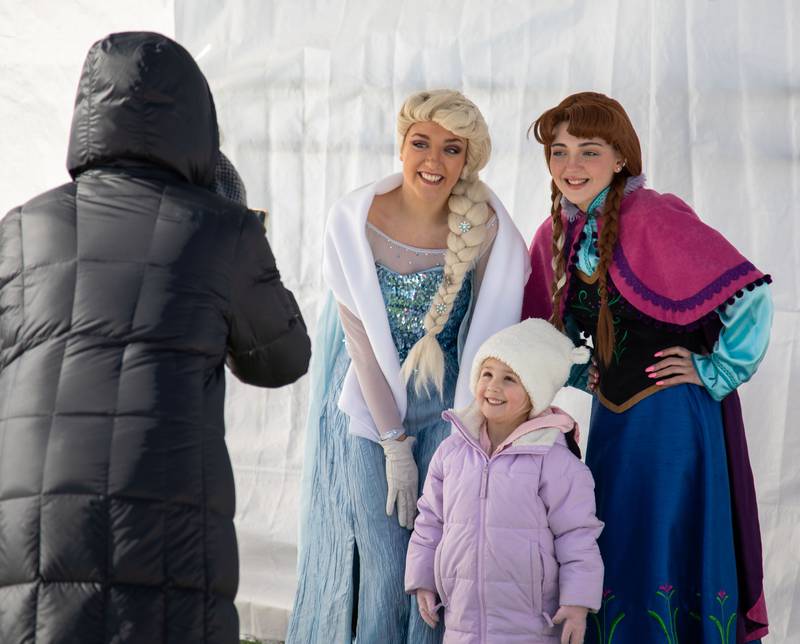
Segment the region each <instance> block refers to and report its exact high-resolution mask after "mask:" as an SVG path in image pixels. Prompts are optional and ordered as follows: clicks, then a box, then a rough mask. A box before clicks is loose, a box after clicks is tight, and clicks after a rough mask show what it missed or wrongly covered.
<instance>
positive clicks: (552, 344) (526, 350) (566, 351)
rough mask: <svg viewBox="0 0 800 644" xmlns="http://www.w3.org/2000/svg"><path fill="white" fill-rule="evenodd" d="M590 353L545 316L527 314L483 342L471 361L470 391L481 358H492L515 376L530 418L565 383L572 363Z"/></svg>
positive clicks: (539, 410) (587, 356) (473, 390)
mask: <svg viewBox="0 0 800 644" xmlns="http://www.w3.org/2000/svg"><path fill="white" fill-rule="evenodd" d="M590 356H591V353H590V352H589V349H588V348H586V347H576V346H575V345H574V344H572V340H570V339H569V338H568V337H567V336H565V335H564V334H563V333H561V332H560V331H559V330H558V329H556V328H555V327H554V326H553V325H552V324H550V323H549V322H547V321H546V320H541V319H538V318H531V319H529V320H524V321H522V322H520V323H519V324H515V325H513V326H510V327H508V328H505V329H503V330H502V331H498V332H497V333H495V334H494V335H493V336H492V337H491V338H489V339H488V340H486V342H484V343H483V344H482V345H481V347H480V349H478V353H477V355H476V356H475V360H473V362H472V378H471V379H470V386H471V389H472V394H473V395H475V388H476V385H477V384H478V378H479V376H480V373H481V366H482V365H483V361H484V360H486V359H487V358H495V359H496V360H499V361H500V362H503V363H505V364H506V365H508V366H509V367H510V368H511V369H513V370H514V372H515V373H516V374H517V375H518V376H519V378H520V380H521V381H522V386H523V387H525V391H527V392H528V396H529V397H530V399H531V403H532V404H533V409H531V413H530V416H529V417H530V418H533V417H534V416H538V415H539V414H541V413H542V412H543V411H545V410H546V409H547V408H548V407H550V404H551V403H552V402H553V398H555V396H556V393H558V390H559V389H561V387H563V386H564V384H566V382H567V379H568V378H569V372H570V369H571V368H572V365H574V364H585V363H587V362H588V361H589V357H590Z"/></svg>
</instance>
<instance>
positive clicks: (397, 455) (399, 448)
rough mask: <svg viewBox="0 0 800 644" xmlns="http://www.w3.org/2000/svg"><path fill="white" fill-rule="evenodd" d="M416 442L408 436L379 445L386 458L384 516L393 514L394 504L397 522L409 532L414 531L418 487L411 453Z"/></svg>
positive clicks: (382, 442) (415, 465)
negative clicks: (386, 490) (386, 488)
mask: <svg viewBox="0 0 800 644" xmlns="http://www.w3.org/2000/svg"><path fill="white" fill-rule="evenodd" d="M416 440H417V439H416V438H414V437H413V436H409V437H408V438H406V439H405V440H404V441H398V440H385V441H381V443H380V445H381V447H383V453H384V455H385V456H386V483H387V484H388V488H389V490H388V494H387V496H386V515H387V516H390V515H391V514H392V512H394V508H395V502H396V504H397V520H398V521H399V522H400V525H401V526H403V527H404V528H408V529H409V530H413V529H414V516H415V515H416V510H417V489H418V486H419V471H418V470H417V464H416V462H415V461H414V455H413V454H412V453H411V448H412V447H414V443H415V442H416Z"/></svg>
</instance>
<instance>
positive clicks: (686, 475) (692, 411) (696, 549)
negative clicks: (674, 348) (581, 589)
mask: <svg viewBox="0 0 800 644" xmlns="http://www.w3.org/2000/svg"><path fill="white" fill-rule="evenodd" d="M586 463H587V465H588V466H589V468H590V469H591V470H592V473H593V474H594V478H595V485H596V493H597V514H598V517H599V518H600V519H601V520H602V521H604V522H605V528H604V530H603V533H602V535H601V536H600V540H599V543H600V551H601V553H602V555H603V562H604V564H605V584H604V593H603V603H602V607H601V609H600V611H599V612H598V613H597V614H596V615H590V616H589V619H588V623H587V637H586V641H587V642H592V643H601V644H657V643H661V642H663V643H665V644H701V643H710V642H714V643H721V644H735V642H736V606H737V596H736V595H737V591H736V588H737V583H736V559H735V555H734V545H733V524H732V519H731V502H730V491H729V482H728V468H727V464H726V458H725V443H724V435H723V426H722V412H721V406H720V403H718V402H716V401H715V400H713V399H712V398H711V397H710V396H709V395H708V393H707V392H706V390H705V389H703V388H702V387H699V386H696V385H678V386H675V387H670V388H667V389H665V390H664V391H661V392H658V393H656V394H653V395H651V396H649V397H647V398H645V399H644V400H642V401H640V402H638V403H637V404H635V405H634V406H633V407H632V408H631V409H629V410H628V411H626V412H623V413H620V414H618V413H615V412H612V411H610V410H608V409H606V408H605V407H603V405H602V404H600V403H599V402H598V401H597V400H596V399H595V401H594V404H593V407H592V419H591V424H590V431H589V444H588V447H587V453H586Z"/></svg>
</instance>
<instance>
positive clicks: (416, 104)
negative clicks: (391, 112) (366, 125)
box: [397, 89, 492, 395]
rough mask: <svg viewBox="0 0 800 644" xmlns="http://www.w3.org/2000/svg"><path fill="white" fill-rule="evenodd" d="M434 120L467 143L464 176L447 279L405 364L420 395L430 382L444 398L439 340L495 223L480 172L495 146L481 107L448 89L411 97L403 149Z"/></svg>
mask: <svg viewBox="0 0 800 644" xmlns="http://www.w3.org/2000/svg"><path fill="white" fill-rule="evenodd" d="M419 122H433V123H436V124H438V125H440V126H442V127H443V128H444V129H445V130H448V131H450V132H452V133H453V134H455V135H456V136H459V137H462V138H463V139H465V140H466V144H467V149H466V154H465V159H464V167H463V169H462V171H461V176H460V177H459V180H458V181H457V182H456V184H455V186H454V187H453V190H452V192H451V193H450V197H449V200H448V203H447V205H448V209H449V213H448V215H447V224H448V227H449V228H450V232H449V233H448V235H447V250H446V251H445V263H444V275H443V277H442V283H441V284H440V285H439V289H438V290H437V292H436V294H435V295H434V297H433V300H432V301H431V306H430V308H429V309H428V312H427V314H426V315H425V320H424V322H423V324H424V328H425V334H424V335H423V336H422V337H421V338H420V339H419V340H418V341H417V342H416V344H414V346H413V347H412V348H411V350H410V351H409V352H408V355H407V356H406V359H405V362H403V368H402V370H401V374H402V376H403V378H404V379H405V381H406V382H408V381H409V380H410V379H411V378H412V376H413V377H414V388H415V389H416V391H417V393H418V394H420V393H422V391H423V390H424V389H426V388H427V387H428V385H429V384H430V383H433V385H434V386H435V387H436V390H437V391H438V393H439V394H440V395H441V394H442V393H443V390H444V354H443V353H442V348H441V346H439V341H438V340H437V339H436V336H437V335H438V334H439V333H441V332H442V330H443V329H444V327H445V326H446V325H447V321H448V320H449V319H450V314H451V313H452V311H453V304H454V303H455V301H456V297H457V296H458V293H459V291H460V290H461V287H462V285H463V284H464V278H465V277H466V275H467V274H468V273H469V271H470V270H472V268H474V266H475V264H476V263H477V261H478V258H479V256H480V251H481V246H482V245H483V242H484V241H485V240H486V236H487V232H486V222H487V220H488V219H489V212H490V211H489V205H488V199H489V189H488V188H487V187H486V186H485V185H484V184H483V183H481V182H480V180H479V179H478V172H479V171H480V170H481V168H483V167H484V166H485V165H486V163H487V162H488V161H489V156H490V155H491V151H492V142H491V139H490V138H489V128H488V127H487V125H486V121H485V120H484V118H483V115H482V114H481V112H480V110H479V109H478V107H477V106H476V105H475V103H473V102H472V101H470V100H469V99H468V98H466V97H465V96H464V95H463V94H461V93H460V92H456V91H453V90H447V89H439V90H430V91H423V92H417V93H416V94H412V95H411V96H409V97H408V98H407V99H406V101H405V103H403V105H402V107H401V108H400V113H399V114H398V117H397V134H398V139H399V142H400V147H401V149H402V147H403V144H404V142H405V137H406V135H407V134H408V131H409V129H410V128H411V126H412V125H413V124H414V123H419Z"/></svg>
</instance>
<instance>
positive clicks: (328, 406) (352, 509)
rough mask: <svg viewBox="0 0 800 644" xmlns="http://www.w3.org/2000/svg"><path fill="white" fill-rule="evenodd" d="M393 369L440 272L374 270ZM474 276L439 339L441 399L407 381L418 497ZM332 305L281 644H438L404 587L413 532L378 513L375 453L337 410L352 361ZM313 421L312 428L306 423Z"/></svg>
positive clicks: (381, 498) (441, 435) (380, 492)
mask: <svg viewBox="0 0 800 644" xmlns="http://www.w3.org/2000/svg"><path fill="white" fill-rule="evenodd" d="M375 268H376V271H377V275H378V281H379V283H380V288H381V293H382V295H383V300H384V303H385V305H386V314H387V317H388V320H389V327H390V329H391V332H392V338H393V340H394V343H395V347H396V348H397V353H398V355H399V358H400V362H401V363H402V362H403V360H404V359H405V358H406V355H407V354H408V351H409V350H410V349H411V347H412V346H413V345H414V344H415V343H416V342H417V340H418V339H419V338H420V337H421V336H422V334H423V332H424V327H423V320H424V318H425V314H426V313H427V311H428V309H429V307H430V304H431V301H432V299H433V296H434V294H435V293H436V290H437V289H438V288H439V284H440V283H441V280H442V278H443V268H442V267H441V266H435V267H433V268H429V269H427V270H421V271H418V272H415V273H409V274H400V273H397V272H395V271H393V270H390V269H389V268H387V267H386V266H383V265H381V264H379V263H376V265H375ZM472 293H473V285H472V274H471V273H470V274H469V275H468V279H465V280H464V284H463V286H462V287H461V290H460V291H459V294H458V296H457V298H456V301H455V303H454V306H453V310H452V313H451V315H450V318H449V321H448V323H447V325H446V326H445V328H444V329H443V330H442V332H441V333H440V334H439V335H438V336H437V339H438V340H439V343H440V345H441V347H442V350H443V353H444V356H445V378H444V393H443V396H442V397H441V398H440V397H439V396H438V394H434V395H433V397H428V396H427V395H424V394H423V395H422V396H419V395H417V394H416V393H415V391H414V386H413V382H410V383H409V386H408V388H407V393H408V411H407V413H406V417H405V420H404V427H405V429H406V433H407V434H408V435H409V436H415V437H416V439H417V441H416V444H415V446H414V456H415V459H416V462H417V465H418V467H419V487H420V493H421V491H422V485H423V483H424V481H425V476H426V474H427V471H428V464H429V463H430V460H431V457H432V456H433V453H434V451H435V450H436V448H437V447H438V445H439V443H441V442H442V440H444V439H445V438H446V437H447V436H448V435H449V433H450V425H449V424H448V423H445V422H444V421H442V419H441V416H440V415H441V412H442V411H443V410H444V409H447V408H448V407H451V406H452V404H453V398H454V392H455V385H456V379H457V376H458V355H459V337H460V336H462V335H463V333H464V331H463V329H462V327H464V326H466V324H465V321H466V320H468V313H469V310H470V306H471V302H472ZM342 340H343V332H342V328H341V323H340V321H339V317H338V314H337V307H336V303H335V301H334V300H333V297H332V296H331V297H330V298H329V300H328V303H327V306H326V309H325V311H324V312H323V315H322V316H321V319H320V326H319V333H318V338H317V344H316V345H315V348H314V350H315V352H316V353H317V362H316V371H315V373H312V383H314V384H312V387H316V388H318V387H319V386H320V383H323V387H325V388H324V389H323V390H322V391H319V390H318V393H319V394H320V395H319V396H318V404H315V403H314V402H313V399H314V397H315V396H314V393H313V392H312V406H311V414H312V416H311V418H309V434H308V437H307V451H306V458H307V460H306V468H307V471H306V474H305V475H304V476H305V478H306V480H305V485H306V490H305V493H304V496H305V503H306V506H305V507H304V508H303V510H302V515H303V524H302V525H301V544H300V552H299V561H298V587H297V594H296V596H295V602H294V610H293V612H292V617H291V620H290V623H289V633H288V636H287V644H315V643H323V642H324V643H325V644H328V643H336V644H339V643H349V642H352V641H355V642H357V644H439V643H440V642H441V641H442V636H443V634H444V628H443V624H442V622H441V621H440V623H439V626H438V628H437V629H435V630H434V629H431V628H430V627H428V626H427V625H426V624H425V623H424V622H423V621H422V619H421V618H420V617H419V611H418V610H417V607H416V599H415V598H413V597H411V596H409V595H407V594H406V593H405V591H404V588H403V577H404V572H405V559H406V548H407V545H408V539H409V537H410V535H411V533H410V531H409V530H406V529H405V528H402V527H401V526H400V525H399V523H398V521H397V516H396V515H392V516H386V489H387V485H386V473H385V464H384V463H385V461H384V455H383V450H382V449H381V447H380V445H378V444H377V443H374V442H373V441H370V440H367V439H364V438H360V437H357V436H353V435H351V434H349V433H348V418H347V416H346V415H345V414H344V413H342V412H341V411H340V410H339V408H338V407H337V401H338V399H339V394H340V392H341V388H342V382H343V380H344V376H345V373H346V372H347V368H348V366H349V364H350V357H349V355H348V353H347V350H346V347H345V344H344V342H343V341H342ZM314 419H318V422H314Z"/></svg>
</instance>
